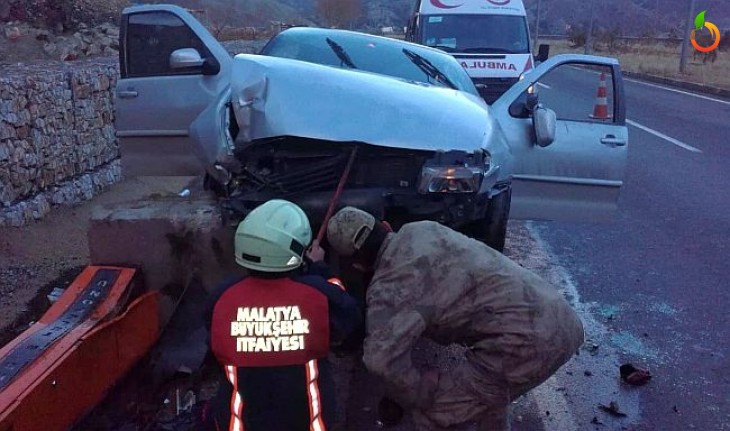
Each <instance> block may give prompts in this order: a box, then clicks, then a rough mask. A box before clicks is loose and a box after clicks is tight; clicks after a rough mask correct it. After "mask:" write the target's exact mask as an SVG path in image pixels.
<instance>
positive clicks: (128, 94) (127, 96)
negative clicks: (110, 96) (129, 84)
mask: <svg viewBox="0 0 730 431" xmlns="http://www.w3.org/2000/svg"><path fill="white" fill-rule="evenodd" d="M117 95H118V96H119V97H120V98H122V99H133V98H135V97H137V92H136V91H132V90H128V91H120V92H118V93H117Z"/></svg>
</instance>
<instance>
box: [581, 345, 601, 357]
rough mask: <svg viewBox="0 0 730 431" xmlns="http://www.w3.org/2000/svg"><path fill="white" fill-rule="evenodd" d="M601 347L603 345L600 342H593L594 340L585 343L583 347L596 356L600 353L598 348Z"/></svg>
mask: <svg viewBox="0 0 730 431" xmlns="http://www.w3.org/2000/svg"><path fill="white" fill-rule="evenodd" d="M600 347H601V346H600V345H598V344H596V343H592V342H589V343H586V344H585V346H584V347H583V348H584V349H585V350H586V351H588V353H590V354H591V355H593V356H595V355H597V354H598V349H599V348H600Z"/></svg>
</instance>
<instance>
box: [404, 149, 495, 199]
mask: <svg viewBox="0 0 730 431" xmlns="http://www.w3.org/2000/svg"><path fill="white" fill-rule="evenodd" d="M491 163H492V155H491V154H489V152H488V151H486V150H477V151H473V152H465V151H448V152H443V151H439V152H437V153H436V155H435V156H434V157H433V158H432V159H429V160H427V161H426V163H425V164H424V165H423V168H422V169H421V177H420V180H419V184H418V192H419V193H476V192H477V191H479V188H480V187H481V186H482V180H483V179H484V175H485V174H486V173H487V172H488V171H489V169H490V167H491Z"/></svg>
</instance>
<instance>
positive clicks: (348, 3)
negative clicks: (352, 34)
mask: <svg viewBox="0 0 730 431" xmlns="http://www.w3.org/2000/svg"><path fill="white" fill-rule="evenodd" d="M317 14H318V15H319V17H320V18H322V20H323V21H324V22H325V23H326V24H327V25H328V26H331V27H338V28H341V27H345V26H348V25H350V24H352V23H353V22H355V21H356V20H357V19H358V18H360V16H362V0H317Z"/></svg>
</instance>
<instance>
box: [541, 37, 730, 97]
mask: <svg viewBox="0 0 730 431" xmlns="http://www.w3.org/2000/svg"><path fill="white" fill-rule="evenodd" d="M543 43H550V55H556V54H568V53H573V54H583V52H584V48H583V47H580V48H572V47H571V46H570V45H569V42H567V41H549V42H543ZM694 52H695V50H694V48H692V47H690V51H689V54H690V56H689V58H688V61H687V72H688V73H686V74H681V73H679V58H680V55H679V53H680V47H679V46H666V45H664V44H661V43H654V44H650V45H648V44H638V43H637V44H633V45H621V46H618V47H616V48H615V49H613V50H609V49H607V48H605V47H597V49H596V50H595V52H594V53H595V55H602V56H607V57H616V58H618V59H619V61H620V62H621V68H622V69H623V70H625V71H628V72H638V73H646V74H649V75H655V76H661V77H664V78H672V79H678V80H681V81H686V82H694V83H697V84H703V85H709V86H712V87H718V88H724V89H726V90H730V74H728V73H727V71H728V70H730V52H727V51H718V52H717V59H716V60H715V62H714V63H711V62H710V60H708V61H707V63H706V64H703V63H702V57H701V56H699V55H698V56H697V58H696V59H693V57H692V56H693V54H694Z"/></svg>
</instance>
